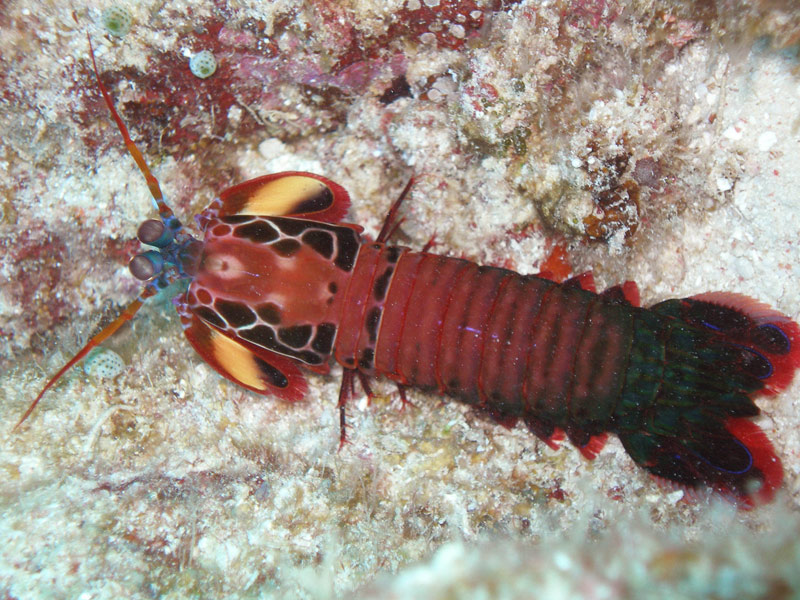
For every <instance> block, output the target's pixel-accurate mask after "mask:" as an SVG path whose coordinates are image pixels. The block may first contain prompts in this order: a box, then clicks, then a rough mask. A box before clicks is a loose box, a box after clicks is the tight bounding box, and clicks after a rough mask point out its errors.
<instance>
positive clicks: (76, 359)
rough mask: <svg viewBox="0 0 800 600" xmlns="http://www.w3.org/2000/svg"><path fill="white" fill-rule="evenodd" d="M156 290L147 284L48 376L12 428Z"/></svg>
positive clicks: (131, 316)
mask: <svg viewBox="0 0 800 600" xmlns="http://www.w3.org/2000/svg"><path fill="white" fill-rule="evenodd" d="M156 291H157V289H156V288H155V287H154V286H147V287H146V288H144V290H142V293H141V294H140V295H139V297H138V298H136V300H134V301H133V302H131V303H130V304H129V305H128V306H127V307H125V310H123V311H122V314H121V315H119V316H118V317H117V318H116V319H114V320H113V321H112V322H111V323H109V324H108V325H107V326H106V327H105V328H104V329H103V330H102V331H101V332H100V333H98V334H97V335H95V336H94V337H93V338H92V339H90V340H89V341H88V342H86V345H85V346H84V347H83V348H81V349H80V351H79V352H78V353H77V354H76V355H75V356H73V357H72V358H71V359H70V360H69V362H67V364H65V365H64V366H63V367H61V369H60V370H59V371H58V373H56V374H55V375H53V377H51V378H50V381H48V382H47V384H46V385H45V386H44V388H42V391H41V392H39V395H38V396H36V398H35V399H34V401H33V402H31V404H30V406H28V410H26V411H25V414H24V415H22V418H21V419H20V420H19V421H18V422H17V424H16V425H14V430H16V429H17V428H18V427H19V426H20V425H22V424H23V423H24V422H25V419H27V418H28V417H29V416H30V415H31V413H32V412H33V410H34V409H35V408H36V405H37V404H39V400H41V399H42V396H44V394H45V392H46V391H47V390H49V389H50V388H51V387H53V386H54V385H55V384H56V382H58V380H59V379H61V377H63V376H64V373H66V372H67V371H69V370H70V368H72V366H73V365H75V364H77V363H78V362H79V361H80V360H81V359H82V358H83V357H84V356H86V355H87V354H89V352H90V351H91V350H92V348H94V347H96V346H99V345H100V344H102V343H103V342H104V341H105V340H106V339H108V338H109V337H110V336H111V335H113V334H114V333H115V332H116V331H117V330H118V329H119V328H120V327H122V326H123V325H124V324H125V323H127V322H128V321H130V320H131V319H132V318H133V317H134V315H135V314H136V313H137V312H138V311H139V309H140V308H141V307H142V304H144V301H145V300H146V299H147V298H149V297H150V296H152V295H153V294H155V293H156Z"/></svg>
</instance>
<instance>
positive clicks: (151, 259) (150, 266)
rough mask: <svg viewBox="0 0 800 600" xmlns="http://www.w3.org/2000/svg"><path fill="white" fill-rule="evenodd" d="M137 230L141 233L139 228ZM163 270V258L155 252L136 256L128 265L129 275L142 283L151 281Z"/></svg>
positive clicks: (149, 251)
mask: <svg viewBox="0 0 800 600" xmlns="http://www.w3.org/2000/svg"><path fill="white" fill-rule="evenodd" d="M145 223H147V221H145ZM139 229H140V231H141V227H140V228H139ZM163 268H164V258H163V257H162V256H161V254H160V253H159V252H157V251H156V250H148V251H147V252H142V253H141V254H137V255H136V256H134V257H133V258H132V259H131V262H129V263H128V269H129V270H130V272H131V275H133V276H134V277H136V279H141V280H142V281H147V280H149V279H152V278H153V277H155V276H156V275H158V274H159V273H161V270H162V269H163Z"/></svg>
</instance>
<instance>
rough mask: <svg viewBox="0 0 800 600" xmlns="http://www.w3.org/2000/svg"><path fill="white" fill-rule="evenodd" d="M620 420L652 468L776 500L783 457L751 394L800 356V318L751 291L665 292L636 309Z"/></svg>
mask: <svg viewBox="0 0 800 600" xmlns="http://www.w3.org/2000/svg"><path fill="white" fill-rule="evenodd" d="M634 319H635V325H634V337H633V344H632V347H631V354H630V357H629V363H628V367H627V372H626V379H625V384H624V386H623V391H622V394H621V398H620V403H619V404H618V406H617V407H616V410H615V412H614V417H613V422H614V430H615V432H616V433H617V435H618V436H619V438H620V440H621V441H622V444H623V445H624V447H625V449H626V450H627V452H628V454H630V456H631V457H632V458H633V459H634V460H635V461H636V462H637V463H638V464H640V465H641V466H643V467H644V468H646V469H647V470H649V471H650V472H651V473H652V474H653V475H655V476H657V477H660V478H663V479H665V480H668V481H670V482H674V483H675V484H678V485H680V486H683V487H685V488H688V489H695V488H711V489H713V490H715V491H716V492H719V493H721V494H722V495H724V496H727V497H730V498H731V499H733V500H734V501H736V502H737V503H739V504H740V505H741V506H743V507H750V506H753V505H754V504H756V503H763V502H766V501H769V500H770V499H771V498H772V496H773V494H774V491H775V489H776V488H777V487H779V486H780V484H781V481H782V478H783V473H782V468H781V463H780V460H779V459H778V457H777V456H776V455H775V452H774V450H773V448H772V444H771V443H770V442H769V440H768V439H767V437H766V436H765V435H764V433H763V432H762V431H761V430H760V429H759V428H758V426H757V425H755V424H754V423H752V422H751V421H750V418H751V417H754V416H755V415H757V414H758V413H759V409H758V407H757V406H756V405H755V403H754V402H753V398H754V396H756V395H759V394H771V393H776V392H778V391H780V389H783V388H784V387H785V386H786V385H788V383H789V382H790V381H791V378H792V375H793V373H794V370H795V369H796V368H797V367H798V366H800V328H798V326H797V324H796V323H794V322H793V321H791V320H790V319H788V318H787V317H785V316H783V315H781V314H780V313H778V312H776V311H773V310H771V309H769V308H768V307H766V306H764V305H761V304H758V303H756V302H754V301H752V300H750V299H749V298H746V297H744V296H738V295H734V294H723V293H719V294H705V295H703V296H698V297H695V298H687V299H683V300H668V301H666V302H662V303H660V304H657V305H656V306H653V307H652V308H651V309H650V310H644V311H640V312H638V313H637V314H636V315H635V316H634Z"/></svg>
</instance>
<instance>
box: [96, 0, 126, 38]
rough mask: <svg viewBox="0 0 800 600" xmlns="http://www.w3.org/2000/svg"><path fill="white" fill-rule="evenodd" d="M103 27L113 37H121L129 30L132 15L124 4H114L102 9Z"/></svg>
mask: <svg viewBox="0 0 800 600" xmlns="http://www.w3.org/2000/svg"><path fill="white" fill-rule="evenodd" d="M101 20H102V22H103V27H105V29H106V31H107V32H108V33H110V34H111V35H113V36H115V37H122V36H124V35H125V34H126V33H128V32H129V31H130V30H131V23H133V15H131V11H129V10H128V9H127V8H125V7H124V6H119V5H117V4H114V5H113V6H109V7H108V8H107V9H105V10H104V11H103V15H102V17H101Z"/></svg>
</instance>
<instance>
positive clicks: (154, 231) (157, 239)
mask: <svg viewBox="0 0 800 600" xmlns="http://www.w3.org/2000/svg"><path fill="white" fill-rule="evenodd" d="M136 237H138V238H139V241H140V242H142V243H143V244H147V245H148V246H155V247H156V248H163V247H164V246H167V245H169V243H170V242H172V231H170V229H169V228H168V227H167V226H166V225H164V223H162V222H161V221H159V220H158V219H148V220H147V221H145V222H144V223H142V224H141V225H139V231H137V232H136Z"/></svg>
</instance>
